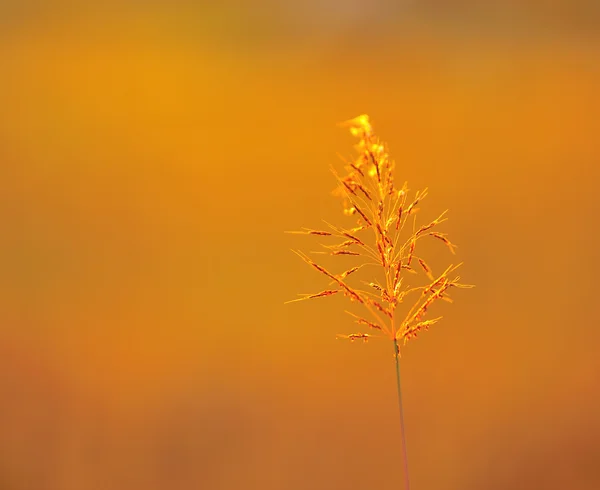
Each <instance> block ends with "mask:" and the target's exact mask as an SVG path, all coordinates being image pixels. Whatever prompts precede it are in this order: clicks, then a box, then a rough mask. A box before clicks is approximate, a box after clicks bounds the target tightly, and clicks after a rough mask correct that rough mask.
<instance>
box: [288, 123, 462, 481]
mask: <svg viewBox="0 0 600 490" xmlns="http://www.w3.org/2000/svg"><path fill="white" fill-rule="evenodd" d="M343 125H344V126H346V127H349V128H350V132H351V133H352V134H353V135H354V136H356V137H357V138H358V139H359V142H358V144H357V145H356V149H357V151H358V156H357V157H356V158H355V159H354V161H349V162H345V165H344V170H345V171H346V174H345V175H344V176H340V175H339V174H338V173H337V172H336V171H335V169H332V171H333V174H334V175H335V177H336V179H337V181H338V184H339V185H338V188H337V189H336V191H335V193H336V194H337V195H338V196H339V197H341V198H342V200H343V204H344V214H345V215H346V216H349V217H350V218H354V226H353V227H349V228H347V227H340V226H334V225H331V224H329V223H326V224H327V228H328V229H326V230H314V229H304V230H301V231H296V232H290V233H299V234H304V235H313V236H316V237H323V238H324V239H327V240H336V239H337V241H335V242H334V243H329V244H323V246H324V247H325V249H326V250H327V252H325V253H327V254H329V255H332V256H341V255H345V256H350V258H351V259H355V260H358V261H360V262H359V263H357V264H356V265H354V266H353V267H350V268H346V270H344V271H343V272H341V273H333V272H331V271H330V270H329V269H327V268H325V267H323V266H322V265H319V264H317V263H316V262H315V261H313V260H312V259H311V258H310V257H309V256H308V255H306V254H304V253H302V252H299V251H294V252H295V253H296V254H297V255H299V256H300V258H301V259H302V260H304V261H305V262H306V263H307V264H308V265H310V266H311V267H312V268H314V269H315V270H316V271H318V272H319V273H320V274H322V275H323V276H326V277H327V279H328V280H329V284H328V289H325V290H323V291H321V292H318V293H314V294H305V295H301V297H300V298H298V299H295V300H292V301H302V300H307V299H315V298H322V297H325V296H333V295H343V296H345V297H347V298H349V299H350V301H352V302H354V303H355V304H359V305H360V306H361V307H364V308H363V312H364V313H366V314H362V315H357V314H355V313H353V312H350V311H347V313H349V314H350V315H351V316H352V317H353V318H354V321H355V322H356V323H358V324H359V325H363V326H364V327H365V328H366V331H359V332H356V333H351V334H349V335H338V337H340V338H345V339H349V340H351V341H354V340H357V339H361V340H364V341H365V342H366V341H367V340H369V338H370V337H371V336H372V334H371V333H368V332H374V331H378V332H380V335H385V336H387V337H388V338H389V339H391V340H392V342H393V346H394V357H395V364H396V385H397V392H398V406H399V409H400V427H401V430H402V444H401V448H402V460H403V463H404V488H405V489H406V490H409V489H410V482H409V476H408V457H407V450H406V436H405V428H404V415H403V408H402V394H401V393H402V390H401V387H400V363H399V357H400V344H402V345H404V344H406V342H407V341H408V340H410V339H412V338H415V337H417V335H418V334H419V333H420V332H421V331H423V330H428V329H429V327H430V326H431V325H433V324H435V323H437V322H438V321H439V320H440V319H441V317H437V318H426V315H427V313H428V312H429V310H430V308H431V305H432V304H433V303H435V302H437V301H438V300H441V301H448V302H452V300H451V298H450V294H449V293H450V291H451V289H452V288H470V287H472V286H468V285H464V284H461V283H460V282H459V279H460V278H459V276H456V275H454V272H455V271H456V269H458V267H460V265H461V264H458V265H449V266H448V267H446V269H445V270H444V271H443V272H442V273H440V274H435V273H434V272H433V270H432V268H431V267H430V266H429V265H428V264H427V262H426V261H425V259H424V258H423V257H421V256H420V250H421V248H418V247H417V245H419V244H420V243H422V240H427V239H433V240H436V241H438V242H441V243H442V244H444V245H446V247H448V249H449V250H450V252H451V253H452V254H454V253H455V248H456V246H455V245H454V244H453V243H452V242H451V241H450V240H449V239H448V237H447V235H446V234H445V233H440V232H438V231H437V228H438V225H439V224H441V223H443V222H444V221H446V217H445V215H446V211H444V212H443V213H442V214H441V215H439V216H438V217H437V218H436V219H434V220H433V221H430V222H429V223H426V224H423V225H420V226H418V227H417V221H416V214H417V211H418V210H419V209H418V208H417V206H418V205H419V204H420V203H421V201H423V199H425V197H426V196H427V189H425V190H423V191H420V192H417V193H416V194H415V195H414V197H413V198H412V200H411V199H409V197H408V188H407V186H406V183H404V184H403V185H402V187H401V188H398V187H397V186H396V183H395V181H394V162H393V161H391V160H390V158H389V155H388V153H387V149H386V147H385V146H384V145H383V144H382V143H381V142H380V141H379V139H378V138H377V137H376V136H375V135H374V133H373V130H372V128H371V124H370V123H369V118H368V116H366V115H362V116H358V117H356V118H354V119H351V120H350V121H346V122H345V123H343ZM321 253H322V252H321ZM417 254H419V255H417ZM364 267H365V268H366V267H375V269H376V271H377V273H376V276H377V279H371V280H370V281H362V282H361V284H363V286H357V285H356V284H355V283H357V282H360V281H358V280H357V277H358V276H360V275H361V274H362V272H359V270H360V269H362V268H364ZM420 276H425V277H426V278H427V279H426V281H422V282H423V284H422V285H411V284H408V282H409V281H408V278H410V277H420ZM370 277H372V276H370ZM365 286H366V287H365ZM400 305H410V306H407V307H406V308H402V310H403V313H402V314H400V313H399V306H400ZM365 310H366V311H365Z"/></svg>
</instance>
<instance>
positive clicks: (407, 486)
mask: <svg viewBox="0 0 600 490" xmlns="http://www.w3.org/2000/svg"><path fill="white" fill-rule="evenodd" d="M394 356H395V358H396V387H397V388H398V408H399V409H400V430H401V432H402V461H403V462H404V490H410V483H409V478H408V456H407V451H406V430H405V426H404V410H403V408H402V389H401V388H400V359H399V357H400V350H399V347H398V340H397V339H394Z"/></svg>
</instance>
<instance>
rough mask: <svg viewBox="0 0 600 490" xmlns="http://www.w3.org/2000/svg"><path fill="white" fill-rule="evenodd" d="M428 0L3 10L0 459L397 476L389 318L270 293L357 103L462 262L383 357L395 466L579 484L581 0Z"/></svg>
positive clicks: (594, 371)
mask: <svg viewBox="0 0 600 490" xmlns="http://www.w3.org/2000/svg"><path fill="white" fill-rule="evenodd" d="M434 3H435V2H430V3H429V4H428V5H429V6H430V10H428V9H425V8H423V10H422V11H418V12H417V13H415V14H414V15H410V16H408V17H407V18H406V19H404V17H402V16H403V13H402V11H401V10H393V11H390V12H391V14H389V15H385V12H386V8H388V7H387V6H386V5H387V4H385V2H378V3H377V5H378V7H377V8H378V9H380V12H381V13H380V14H378V15H375V14H373V12H375V13H377V12H379V11H378V10H375V11H370V12H371V14H372V17H369V19H370V21H369V22H365V23H364V25H363V23H362V22H361V19H364V17H363V14H364V12H363V11H362V10H360V9H358V7H356V8H357V9H358V10H357V12H358V13H354V14H352V15H350V13H348V12H346V14H344V15H346V16H341V17H340V15H341V14H339V15H338V13H337V11H336V10H335V8H338V9H339V8H341V7H340V6H339V5H338V4H337V3H335V2H330V3H328V5H330V6H331V10H328V11H325V10H323V11H320V10H318V9H317V7H313V11H312V13H313V15H309V14H302V15H301V14H300V13H299V11H294V10H286V9H285V8H283V7H281V8H275V7H274V6H273V5H272V4H266V3H265V4H264V5H262V4H261V7H260V8H259V7H257V8H256V9H253V8H250V7H248V6H246V7H244V8H242V7H241V6H240V7H239V9H238V8H234V6H233V5H229V4H227V5H226V6H224V7H222V9H221V10H219V9H213V10H211V11H209V10H203V9H202V8H198V9H188V8H183V7H181V9H180V8H179V7H169V8H167V7H160V8H159V5H160V4H156V5H154V4H153V5H152V6H147V7H141V6H137V7H136V6H129V7H128V8H123V9H122V10H119V9H117V8H116V7H115V8H110V9H109V8H108V7H107V8H106V9H103V10H102V9H100V8H92V7H90V8H89V9H83V8H82V9H81V10H76V11H68V10H65V9H62V10H61V9H59V8H58V7H56V8H47V9H41V8H40V9H38V10H36V9H33V8H31V9H29V10H28V9H20V10H19V9H16V8H15V10H10V11H9V10H5V11H3V12H5V14H6V15H5V16H4V17H3V18H4V25H5V26H6V28H5V29H4V30H3V31H2V33H1V34H0V73H2V76H1V77H0V107H1V108H2V112H1V116H0V159H1V161H2V164H0V199H1V203H0V223H2V232H1V233H0V319H1V323H0V373H1V374H0V489H2V490H4V489H6V490H46V489H48V490H50V489H52V490H54V489H60V490H63V489H64V490H71V489H73V490H92V489H115V490H118V489H128V490H129V489H131V490H133V489H144V490H152V489H190V488H201V489H207V490H208V489H210V490H213V489H215V490H216V489H223V490H225V489H230V488H240V487H243V488H248V489H254V488H256V489H258V488H260V489H304V488H313V489H330V488H345V489H359V488H380V489H392V488H398V486H399V485H400V480H401V479H400V475H399V471H400V464H399V457H400V453H399V447H398V425H397V416H396V405H395V403H396V402H395V396H396V395H395V392H394V373H393V368H392V362H393V359H392V356H391V348H390V347H389V346H388V345H384V344H377V343H373V344H368V345H367V346H363V345H362V344H346V343H343V342H339V341H338V342H336V341H335V334H337V333H342V332H347V331H349V329H351V328H352V326H351V323H350V322H348V320H347V319H346V318H345V315H344V314H343V312H342V308H341V303H339V302H337V301H336V300H335V299H333V298H332V300H331V301H326V300H324V301H323V302H319V303H316V302H315V303H306V304H303V303H300V304H293V305H286V306H284V305H283V302H284V301H285V300H288V299H291V298H293V297H294V296H295V295H296V293H298V292H301V293H302V292H311V291H317V290H320V288H321V286H322V285H323V283H322V281H321V278H320V277H319V276H318V275H316V274H314V273H313V272H312V271H310V270H309V269H308V268H307V267H305V266H304V264H302V263H301V262H300V261H299V260H298V259H297V257H295V256H294V255H293V254H292V253H291V252H289V248H304V249H305V250H306V249H310V246H309V242H308V241H306V242H304V241H303V240H301V238H302V237H293V236H289V235H284V234H283V233H282V231H283V230H289V229H297V228H299V227H301V226H315V227H318V226H319V223H320V220H321V219H327V220H328V221H333V220H337V219H338V215H339V208H338V203H337V202H336V201H335V200H334V199H333V198H332V197H331V195H330V191H331V189H332V188H333V187H334V181H333V178H332V177H331V175H330V174H329V172H328V166H329V164H330V163H335V162H336V161H337V160H336V152H340V153H342V154H349V152H350V151H351V145H352V144H353V141H352V139H351V138H350V137H349V136H348V135H346V133H345V132H344V131H343V130H340V129H339V128H336V126H335V123H336V122H338V121H341V120H344V119H347V118H350V117H353V116H356V115H358V114H360V113H368V114H370V116H371V118H372V121H373V123H374V126H375V128H376V130H377V132H378V133H379V134H380V136H381V137H382V138H383V139H385V140H387V141H388V143H389V145H390V151H391V155H392V157H394V158H395V160H396V161H397V162H398V166H399V169H400V173H399V178H405V179H406V180H407V181H408V182H409V185H410V188H411V189H413V190H416V189H419V188H423V187H425V186H428V187H429V189H430V197H429V198H428V202H426V203H425V204H423V206H422V209H423V212H424V213H428V214H424V217H423V219H426V217H432V216H433V215H436V213H438V212H439V211H441V210H443V209H445V208H449V209H450V214H449V217H450V221H449V222H448V223H447V226H445V228H444V231H448V232H449V233H450V234H451V236H452V237H453V241H455V242H456V243H457V244H458V245H459V250H458V259H459V260H464V262H465V265H464V269H463V271H462V272H461V276H462V277H463V278H464V280H465V281H466V282H470V283H474V284H476V285H477V289H474V290H472V291H466V292H460V294H457V295H456V302H455V304H454V305H453V306H452V307H449V308H447V309H444V311H441V310H442V309H440V313H441V314H443V315H444V316H445V318H444V321H443V322H441V323H440V324H439V325H436V327H435V328H434V329H432V331H431V332H430V333H428V334H426V335H423V336H422V337H421V338H420V339H419V340H418V341H416V342H414V343H412V344H409V346H408V347H407V349H406V351H405V354H404V357H403V375H404V381H403V383H404V384H403V387H404V398H405V403H406V405H405V410H406V419H407V425H408V434H407V437H408V450H409V462H410V467H411V471H412V475H411V477H412V482H413V485H414V488H415V489H423V490H424V489H439V490H450V489H464V490H469V489H473V490H479V489H491V490H496V489H498V490H499V489H505V488H511V489H520V488H523V489H529V488H544V489H550V490H551V489H555V488H556V489H558V488H569V489H572V490H593V489H597V488H599V487H600V477H599V476H598V472H597V470H596V468H595V466H596V463H597V461H598V460H599V458H600V417H598V413H600V395H599V394H600V361H599V360H598V356H597V344H598V341H599V340H600V333H599V330H598V328H597V326H598V320H597V318H596V313H597V306H596V305H597V300H596V299H595V298H594V291H595V290H594V287H595V286H594V284H595V280H596V277H597V274H598V273H599V272H600V267H599V266H600V262H599V261H598V258H597V250H598V247H599V246H600V243H599V232H598V226H597V224H598V219H597V216H598V212H599V211H600V199H599V198H598V195H597V182H598V179H599V178H600V166H599V159H600V144H599V143H598V130H599V122H598V114H599V113H600V112H599V111H600V97H599V96H598V89H597V87H598V86H599V84H600V64H599V63H598V59H600V58H599V57H598V55H599V47H600V44H599V43H598V40H597V39H596V38H595V37H594V35H593V29H588V28H585V26H586V25H590V24H592V21H593V19H595V18H596V17H594V15H595V13H594V12H595V11H594V9H593V5H592V6H591V7H589V8H590V9H591V10H589V13H588V14H587V15H583V14H581V13H577V12H584V13H585V12H588V11H586V10H581V11H576V10H575V9H572V10H569V12H570V14H569V15H567V13H564V19H563V20H564V23H561V22H559V21H560V19H561V15H560V12H559V13H555V14H552V15H551V14H550V13H547V10H544V9H542V8H540V12H544V13H546V14H547V15H546V14H545V15H546V16H542V15H540V16H539V18H538V19H541V20H539V21H537V22H536V21H534V20H533V19H534V18H535V17H534V16H530V17H528V16H527V15H525V13H521V14H520V17H518V19H519V22H515V24H514V26H517V24H518V26H520V27H519V28H518V29H517V27H515V28H514V30H511V23H510V22H508V23H506V24H503V23H500V22H499V23H497V24H494V26H495V27H494V28H492V24H490V23H484V22H483V21H481V23H480V24H479V23H478V22H479V21H478V20H477V21H469V20H468V19H469V17H468V16H463V17H461V14H460V13H461V12H465V10H464V7H463V10H461V9H460V8H459V7H456V9H457V10H456V12H455V15H449V14H448V16H447V18H449V19H451V20H447V21H446V20H445V19H446V17H445V15H444V13H443V12H441V11H439V10H438V9H436V8H434V7H435V6H434ZM463 3H464V2H463ZM529 4H531V5H534V3H533V2H529V3H528V5H529ZM32 5H33V4H32ZM356 5H359V2H357V3H356ZM457 5H458V3H457ZM560 5H562V4H560ZM580 5H584V4H583V3H581V4H580ZM590 5H591V4H590ZM534 6H535V5H534ZM3 8H7V7H3ZM563 8H564V9H566V10H565V11H564V12H566V11H567V10H568V9H569V7H568V6H567V3H564V7H563ZM532 9H533V7H532ZM582 9H583V7H582ZM534 11H535V10H534ZM294 12H295V13H294ZM8 13H10V16H9V15H8ZM392 14H393V15H392ZM303 15H305V16H303ZM318 15H322V16H323V17H322V19H321V22H318ZM465 15H466V14H465ZM482 18H483V17H482ZM485 18H487V17H485ZM294 19H295V20H296V24H294V22H293V20H294ZM460 19H467V20H464V21H463V22H464V24H461V22H459V20H460ZM476 19H479V17H476ZM586 19H587V23H586V22H585V21H586ZM326 21H327V22H326ZM486 22H487V21H486ZM540 25H541V26H546V28H540ZM328 26H330V27H331V28H328ZM378 26H379V27H378ZM486 26H487V27H486ZM528 27H530V29H528ZM448 260H450V258H448Z"/></svg>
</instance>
